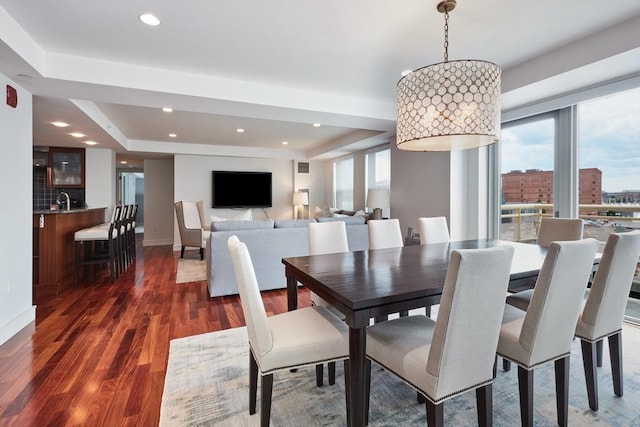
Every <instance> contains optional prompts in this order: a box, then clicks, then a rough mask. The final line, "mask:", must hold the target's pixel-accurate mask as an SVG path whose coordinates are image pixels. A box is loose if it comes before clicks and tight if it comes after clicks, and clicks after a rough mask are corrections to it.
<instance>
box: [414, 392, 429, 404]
mask: <svg viewBox="0 0 640 427" xmlns="http://www.w3.org/2000/svg"><path fill="white" fill-rule="evenodd" d="M416 402H418V403H419V404H421V405H424V404H425V403H427V398H426V397H424V394H422V393H420V392H419V391H416Z"/></svg>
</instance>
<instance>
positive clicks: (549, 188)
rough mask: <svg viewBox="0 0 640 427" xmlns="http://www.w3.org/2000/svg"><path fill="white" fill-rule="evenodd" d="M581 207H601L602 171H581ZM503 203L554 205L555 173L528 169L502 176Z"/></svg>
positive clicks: (587, 169)
mask: <svg viewBox="0 0 640 427" xmlns="http://www.w3.org/2000/svg"><path fill="white" fill-rule="evenodd" d="M578 188H579V191H580V194H579V200H578V203H580V204H581V205H583V204H584V205H599V204H601V203H602V202H603V200H602V171H601V170H600V169H598V168H586V169H580V183H579V187H578ZM502 203H546V204H551V203H553V171H543V170H540V169H527V170H526V171H519V170H516V171H511V172H507V173H503V174H502Z"/></svg>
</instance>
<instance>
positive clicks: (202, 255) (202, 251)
mask: <svg viewBox="0 0 640 427" xmlns="http://www.w3.org/2000/svg"><path fill="white" fill-rule="evenodd" d="M202 260H204V248H200V261H202Z"/></svg>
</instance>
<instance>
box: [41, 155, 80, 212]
mask: <svg viewBox="0 0 640 427" xmlns="http://www.w3.org/2000/svg"><path fill="white" fill-rule="evenodd" d="M61 191H66V192H67V193H68V194H69V198H70V199H71V207H72V208H74V207H83V206H84V201H85V196H84V195H85V192H84V188H69V189H65V188H49V187H47V168H46V167H43V166H34V167H33V210H34V211H39V210H43V209H49V206H50V205H54V204H55V203H56V198H57V197H58V194H60V192H61Z"/></svg>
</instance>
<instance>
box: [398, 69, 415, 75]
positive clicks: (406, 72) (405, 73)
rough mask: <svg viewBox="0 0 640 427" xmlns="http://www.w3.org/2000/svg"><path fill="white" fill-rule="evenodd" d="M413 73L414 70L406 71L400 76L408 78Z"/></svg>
mask: <svg viewBox="0 0 640 427" xmlns="http://www.w3.org/2000/svg"><path fill="white" fill-rule="evenodd" d="M411 73H413V70H404V71H403V72H401V73H400V75H401V76H402V77H404V76H406V75H407V74H411Z"/></svg>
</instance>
